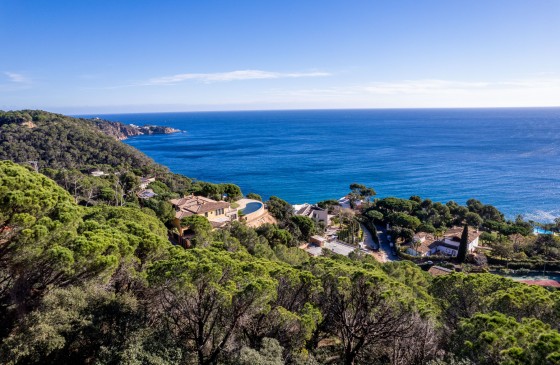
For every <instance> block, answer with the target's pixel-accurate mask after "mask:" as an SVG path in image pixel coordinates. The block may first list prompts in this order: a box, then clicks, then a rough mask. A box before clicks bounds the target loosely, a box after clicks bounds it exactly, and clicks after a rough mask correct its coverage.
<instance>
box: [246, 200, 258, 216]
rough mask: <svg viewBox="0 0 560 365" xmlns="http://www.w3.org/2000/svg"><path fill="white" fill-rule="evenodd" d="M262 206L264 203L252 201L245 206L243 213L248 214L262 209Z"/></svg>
mask: <svg viewBox="0 0 560 365" xmlns="http://www.w3.org/2000/svg"><path fill="white" fill-rule="evenodd" d="M261 207H262V203H258V202H251V203H248V204H247V205H246V206H245V208H243V210H242V212H243V214H245V215H247V214H251V213H254V212H256V211H257V210H259V209H261Z"/></svg>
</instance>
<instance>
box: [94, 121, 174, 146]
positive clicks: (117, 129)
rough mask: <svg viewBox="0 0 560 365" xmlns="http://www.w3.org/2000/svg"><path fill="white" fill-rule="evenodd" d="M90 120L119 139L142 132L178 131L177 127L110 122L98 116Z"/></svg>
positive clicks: (162, 132)
mask: <svg viewBox="0 0 560 365" xmlns="http://www.w3.org/2000/svg"><path fill="white" fill-rule="evenodd" d="M92 121H93V122H94V123H95V125H96V126H97V128H99V130H101V131H102V132H103V133H105V134H106V135H108V136H111V137H113V138H115V139H118V140H121V141H122V140H125V139H127V138H129V137H134V136H140V135H144V134H171V133H178V132H180V130H179V129H175V128H171V127H164V126H157V125H144V126H136V125H133V124H123V123H120V122H111V121H108V120H103V119H99V118H94V119H92Z"/></svg>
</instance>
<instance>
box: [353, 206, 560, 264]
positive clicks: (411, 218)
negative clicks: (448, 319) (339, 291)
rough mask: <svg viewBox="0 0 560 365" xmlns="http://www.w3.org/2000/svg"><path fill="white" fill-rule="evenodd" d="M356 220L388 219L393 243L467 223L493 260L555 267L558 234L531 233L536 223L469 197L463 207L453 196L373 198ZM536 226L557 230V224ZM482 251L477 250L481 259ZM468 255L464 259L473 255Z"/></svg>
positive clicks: (559, 254)
mask: <svg viewBox="0 0 560 365" xmlns="http://www.w3.org/2000/svg"><path fill="white" fill-rule="evenodd" d="M360 219H361V221H362V222H363V223H364V224H365V225H366V226H367V227H369V228H370V229H371V230H372V231H373V230H375V229H376V228H375V227H376V226H383V227H384V226H385V225H387V224H389V225H390V227H391V229H390V230H389V232H388V233H389V234H390V235H391V236H392V237H393V238H394V239H395V241H396V243H397V244H399V243H405V242H410V241H411V239H412V237H413V236H414V234H415V233H416V232H427V233H431V234H433V235H434V236H436V237H441V236H442V235H443V234H444V233H445V231H446V230H447V229H448V228H450V227H452V226H463V225H464V224H467V225H468V226H470V227H474V228H477V229H479V230H480V231H481V232H482V233H481V236H480V243H481V244H482V245H484V246H486V247H489V248H490V249H491V251H486V254H485V255H487V256H488V259H489V261H490V262H491V263H493V264H495V265H499V266H501V265H503V266H506V264H507V265H509V262H511V263H513V264H514V265H513V266H511V267H512V268H521V267H524V268H528V269H533V268H534V269H540V270H542V268H543V267H544V266H543V265H545V262H546V264H547V265H549V268H550V269H555V270H560V237H558V236H554V235H551V234H545V235H538V236H536V235H533V234H532V233H533V229H534V227H536V226H539V225H538V224H537V223H536V222H531V221H525V220H523V218H522V217H521V216H518V217H517V218H516V219H515V220H506V219H505V218H504V216H503V214H502V213H501V212H500V211H499V210H498V209H496V208H495V207H493V206H491V205H484V204H482V203H481V202H480V201H478V200H476V199H470V200H468V201H467V205H466V206H461V205H459V204H457V203H456V202H454V201H449V202H447V203H446V204H442V203H439V202H432V201H431V200H430V199H424V200H423V199H422V198H420V197H418V196H412V197H410V199H400V198H394V197H389V198H383V199H376V200H375V201H374V202H372V203H369V204H366V205H365V207H364V209H363V212H362V214H361V216H360ZM540 226H544V227H545V228H548V229H551V230H552V231H554V230H555V229H556V228H555V227H556V223H554V224H548V225H540ZM485 255H480V256H482V257H483V259H482V260H483V261H484V262H486V258H485ZM468 256H469V255H467V261H471V262H472V261H473V260H478V258H473V257H472V255H470V257H468ZM459 261H460V262H463V261H464V259H462V257H461V259H460V260H459Z"/></svg>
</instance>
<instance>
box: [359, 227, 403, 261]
mask: <svg viewBox="0 0 560 365" xmlns="http://www.w3.org/2000/svg"><path fill="white" fill-rule="evenodd" d="M377 229H378V232H379V234H378V237H379V243H380V247H379V250H378V251H371V254H372V255H373V257H375V259H376V260H377V261H379V262H387V261H397V260H399V257H398V256H397V255H393V252H392V249H391V246H390V244H389V240H388V239H387V231H386V229H383V228H381V227H377ZM362 230H363V231H364V239H365V241H364V243H365V244H366V247H368V248H370V249H371V250H373V249H375V248H377V244H376V243H375V241H374V240H373V237H372V233H371V232H370V231H369V229H367V228H366V227H365V226H364V225H362Z"/></svg>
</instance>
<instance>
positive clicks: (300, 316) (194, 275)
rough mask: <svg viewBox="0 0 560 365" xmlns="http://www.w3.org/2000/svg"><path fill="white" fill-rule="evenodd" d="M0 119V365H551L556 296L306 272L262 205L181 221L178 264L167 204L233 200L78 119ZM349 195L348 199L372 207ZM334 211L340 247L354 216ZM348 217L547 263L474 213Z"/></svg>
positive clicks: (309, 264)
mask: <svg viewBox="0 0 560 365" xmlns="http://www.w3.org/2000/svg"><path fill="white" fill-rule="evenodd" d="M0 115H1V116H0V118H1V119H0V120H1V121H2V122H1V123H0V124H1V126H0V128H1V130H0V141H1V143H0V151H1V153H2V156H3V157H2V158H5V159H11V160H14V161H16V162H19V163H21V164H16V163H14V162H11V161H1V162H0V363H3V364H4V363H5V364H129V365H132V364H200V365H206V364H224V365H245V364H298V365H299V364H301V365H303V364H307V365H312V364H313V365H315V364H345V365H349V364H398V365H408V364H410V365H413V364H431V365H439V364H461V365H472V364H481V365H486V364H488V365H494V364H496V365H498V364H504V365H505V364H508V365H509V364H560V334H559V333H558V330H559V329H560V291H554V290H547V289H544V288H541V287H537V286H528V285H525V284H521V283H517V282H514V281H512V280H509V279H505V278H502V277H499V276H496V275H492V274H465V273H454V274H450V275H445V276H438V277H435V278H433V277H431V276H430V275H428V274H427V273H426V272H424V271H422V270H421V269H420V268H419V267H418V266H417V265H415V264H413V263H412V262H409V261H402V262H393V263H386V264H380V263H378V262H377V261H375V260H374V259H373V258H372V257H371V256H364V255H358V254H356V255H352V256H351V258H346V257H341V256H337V255H334V254H333V255H329V256H328V257H322V258H311V257H310V256H309V255H307V253H305V252H304V251H302V250H300V249H298V248H297V245H298V244H299V243H300V241H301V240H302V239H306V238H308V237H309V236H310V235H312V234H313V233H315V232H318V231H320V230H321V229H322V227H321V226H319V225H317V224H315V223H314V222H313V221H312V220H309V219H303V217H296V216H294V214H293V210H292V207H291V206H290V205H289V204H288V203H287V202H285V201H283V200H282V199H280V198H277V197H271V198H270V200H269V201H268V202H267V205H268V208H269V210H270V212H271V213H272V214H273V215H274V216H275V217H276V218H277V219H278V221H279V224H278V225H272V224H268V225H263V226H261V227H259V228H258V229H252V228H249V227H247V226H246V225H244V224H242V223H239V222H234V223H233V224H231V226H230V227H228V228H227V229H223V230H212V229H211V226H210V225H209V223H208V221H207V220H206V219H205V218H204V217H200V216H192V217H188V218H186V219H187V220H188V222H186V223H188V224H189V225H190V226H191V227H192V230H193V232H194V234H195V237H194V238H193V240H192V241H193V243H194V248H193V249H189V250H185V249H183V248H181V247H178V246H173V245H172V244H171V243H170V242H169V241H168V239H167V237H168V229H169V227H166V226H165V225H164V223H165V222H167V221H168V220H169V218H170V217H172V216H173V210H172V208H171V206H170V205H169V203H168V202H167V200H168V199H170V198H173V197H177V196H179V195H181V194H186V193H197V194H204V195H206V196H210V197H213V196H218V195H219V196H223V195H224V194H225V195H226V196H227V198H228V199H231V200H233V199H235V197H237V196H239V195H241V191H240V190H239V188H238V187H236V186H235V185H232V184H209V183H202V182H197V181H193V180H191V179H188V178H186V177H183V176H180V175H174V174H171V173H169V172H168V171H167V170H166V169H165V168H163V167H161V166H158V165H156V164H154V163H153V162H151V161H150V160H149V159H147V158H146V157H145V156H143V155H142V154H140V153H139V152H137V151H135V150H133V149H131V148H130V147H127V146H125V145H123V144H122V143H120V142H118V141H116V140H114V139H112V138H111V137H107V136H104V135H103V134H99V133H98V132H97V131H95V126H91V128H90V126H88V125H89V124H88V123H90V122H88V121H81V120H76V119H73V118H68V117H63V116H59V115H55V114H49V113H44V112H33V111H26V112H15V113H2V114H0ZM82 123H83V124H82ZM57 125H61V126H64V127H65V128H66V129H64V128H59V127H58V126H57ZM41 128H42V129H43V132H41ZM80 130H81V132H79V131H80ZM64 131H66V132H64ZM63 132H64V133H68V134H69V135H72V136H73V137H72V138H70V139H68V138H67V139H66V140H64V139H63ZM34 133H36V134H34ZM41 133H46V135H47V136H50V137H48V138H51V139H53V141H51V143H43V142H42V141H41V138H40V136H41ZM80 133H83V136H82V137H77V136H78V135H79V134H80ZM92 134H95V137H93V136H92ZM26 138H29V141H27V140H26ZM88 138H93V140H96V139H98V140H99V141H100V142H99V147H98V148H105V147H104V146H105V144H106V145H107V146H109V147H107V148H109V149H112V151H116V152H115V153H116V156H117V158H116V160H115V161H113V162H111V164H112V166H107V165H104V164H106V162H104V160H103V159H104V158H105V157H103V155H104V154H103V153H99V156H100V157H99V158H97V157H96V155H97V153H98V151H96V150H95V149H94V148H90V146H85V145H80V144H79V143H85V141H86V140H87V139H88ZM54 139H58V140H59V141H54ZM75 141H77V143H78V146H80V147H79V149H77V150H80V151H81V152H82V153H83V154H84V155H85V156H77V153H75V152H73V148H74V147H72V146H74V142H75ZM80 141H81V142H80ZM10 143H11V144H10ZM61 151H67V152H68V154H66V153H64V152H61ZM119 154H120V155H119ZM136 155H138V157H137V158H135V157H134V156H136ZM18 156H19V157H18ZM32 156H34V157H32ZM53 156H55V157H56V156H59V157H60V158H58V159H57V158H55V157H53ZM63 156H65V157H63ZM112 157H114V156H109V157H107V158H112ZM31 158H33V159H34V160H36V161H38V163H39V169H40V171H42V172H43V173H44V174H41V173H37V172H35V171H34V169H33V167H32V166H31V165H29V164H28V163H26V162H27V161H28V159H31ZM75 158H76V159H75ZM80 158H81V159H83V160H80ZM89 168H99V169H102V170H104V171H105V172H107V176H103V177H95V176H91V175H89V174H88V172H89ZM144 174H156V175H157V177H158V179H157V181H156V182H153V183H151V184H150V185H149V188H151V189H153V190H154V192H155V193H157V194H158V195H157V197H156V198H152V199H149V200H139V199H137V198H136V195H135V193H134V192H135V191H136V190H137V189H138V186H139V178H140V176H143V175H144ZM45 175H47V176H45ZM352 185H353V186H351V194H354V195H352V196H353V197H355V198H356V199H358V198H359V199H364V200H366V201H367V200H369V198H370V197H371V196H373V195H375V191H373V189H370V188H367V187H365V186H363V185H359V184H352ZM91 186H94V187H93V188H92V187H91ZM253 198H257V197H256V196H254V197H253ZM322 205H324V207H325V208H327V209H334V207H335V206H336V204H335V202H334V203H333V202H329V201H325V202H323V203H322ZM337 213H338V214H337V219H338V220H340V223H341V224H344V227H345V229H347V230H348V234H349V235H354V234H355V232H354V227H355V226H357V225H356V224H355V223H356V217H355V216H354V214H353V213H350V212H346V211H345V212H337ZM363 219H364V222H365V223H366V224H380V223H391V224H392V225H393V227H394V228H393V230H394V234H396V235H398V234H399V232H400V234H401V236H400V237H402V238H404V237H406V236H407V235H409V233H410V232H409V231H408V230H410V231H412V232H414V231H418V230H430V229H431V228H430V227H432V228H433V229H434V231H435V232H437V231H438V230H439V231H441V230H444V229H445V227H448V226H450V225H453V224H460V223H463V222H467V223H468V224H470V225H477V226H480V228H481V229H486V230H487V233H488V236H487V237H486V239H487V242H488V244H489V245H493V247H495V248H497V247H499V245H507V244H509V242H510V240H516V241H515V243H512V246H513V245H517V246H515V247H518V249H519V250H523V252H524V253H525V252H527V253H531V254H534V255H535V257H553V255H555V254H557V252H558V250H557V249H558V247H559V246H556V243H557V241H556V238H555V237H552V236H539V238H530V237H529V236H523V234H525V233H527V232H526V231H527V230H529V228H530V227H528V226H527V223H526V222H523V221H522V220H516V221H514V222H508V221H506V220H505V219H504V218H503V216H502V215H501V214H500V213H499V212H498V211H497V210H495V208H493V207H489V206H485V205H482V204H480V203H479V202H477V201H475V200H471V201H469V203H468V204H467V207H461V206H459V205H457V204H455V203H453V202H450V203H448V204H445V205H444V204H440V203H432V202H431V201H429V200H422V199H420V198H418V197H412V198H411V199H409V200H405V199H396V198H386V199H379V200H376V201H374V202H366V208H365V209H364V214H363ZM498 251H499V250H498ZM516 254H517V253H516ZM527 256H529V255H528V254H527Z"/></svg>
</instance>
